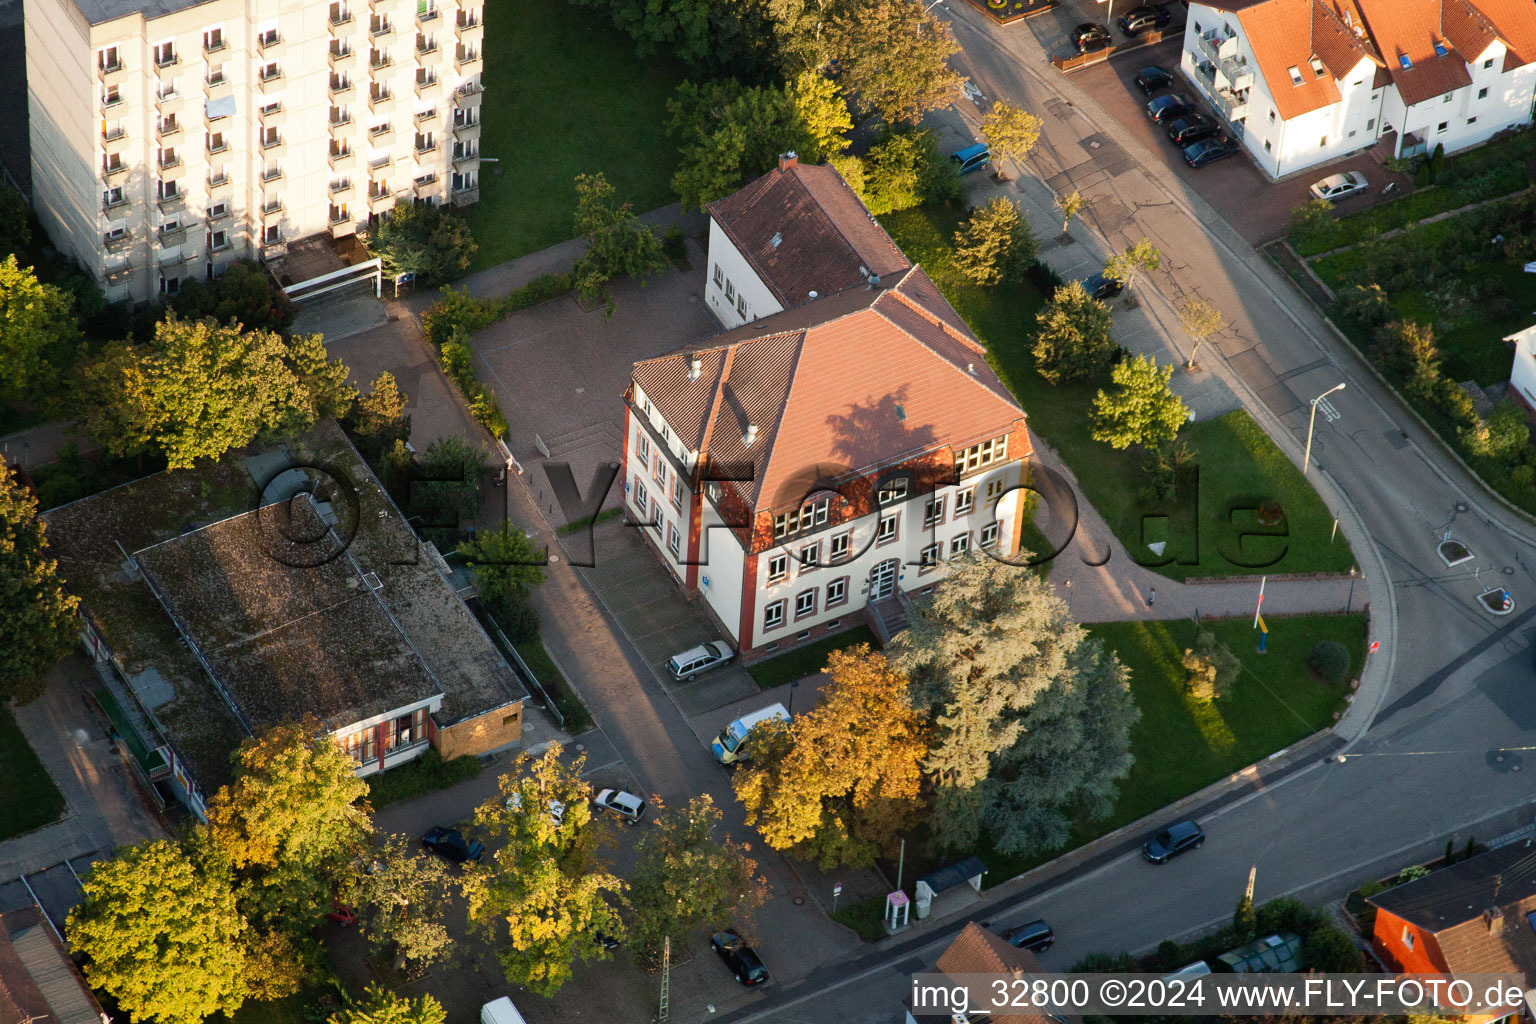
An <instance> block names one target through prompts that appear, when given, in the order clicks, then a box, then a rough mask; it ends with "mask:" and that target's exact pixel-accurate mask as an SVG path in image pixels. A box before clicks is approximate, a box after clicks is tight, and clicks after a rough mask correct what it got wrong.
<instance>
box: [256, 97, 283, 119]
mask: <svg viewBox="0 0 1536 1024" xmlns="http://www.w3.org/2000/svg"><path fill="white" fill-rule="evenodd" d="M282 109H283V101H282V100H279V99H272V100H267V102H265V103H263V104H262V105H261V107H260V109H259V110H258V111H257V112H258V113H260V114H261V115H262V116H263V117H265V116H267V115H268V114H276V113H278V112H279V111H281V110H282Z"/></svg>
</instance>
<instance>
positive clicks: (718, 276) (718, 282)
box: [715, 263, 725, 288]
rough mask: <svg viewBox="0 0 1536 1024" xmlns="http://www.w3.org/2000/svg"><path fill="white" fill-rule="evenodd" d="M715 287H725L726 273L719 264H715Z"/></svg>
mask: <svg viewBox="0 0 1536 1024" xmlns="http://www.w3.org/2000/svg"><path fill="white" fill-rule="evenodd" d="M715 287H716V288H723V287H725V271H724V270H722V269H721V268H720V264H718V263H716V264H715Z"/></svg>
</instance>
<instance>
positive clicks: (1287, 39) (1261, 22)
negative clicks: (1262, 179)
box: [1180, 0, 1536, 178]
mask: <svg viewBox="0 0 1536 1024" xmlns="http://www.w3.org/2000/svg"><path fill="white" fill-rule="evenodd" d="M1180 67H1181V69H1182V71H1183V73H1184V76H1185V77H1186V78H1187V79H1188V80H1189V81H1190V82H1191V83H1192V84H1193V85H1194V86H1195V88H1196V89H1197V90H1198V91H1199V92H1200V93H1201V94H1202V95H1203V96H1204V98H1205V99H1207V100H1208V101H1209V102H1210V103H1211V105H1212V106H1214V107H1215V108H1216V110H1217V112H1218V113H1220V114H1221V115H1222V116H1223V117H1224V118H1225V119H1226V120H1227V122H1228V124H1229V126H1230V127H1231V129H1232V131H1233V134H1234V135H1235V136H1236V137H1238V138H1241V139H1242V141H1243V143H1244V145H1245V146H1246V147H1247V149H1248V151H1249V153H1250V154H1252V156H1253V158H1254V160H1255V161H1256V162H1257V163H1258V164H1259V166H1260V167H1262V168H1263V169H1264V170H1265V172H1267V173H1268V174H1269V175H1270V176H1271V177H1275V178H1280V177H1284V176H1286V175H1288V174H1291V173H1294V172H1297V171H1302V170H1305V169H1307V168H1309V167H1313V166H1316V165H1318V164H1324V163H1328V162H1330V161H1333V160H1336V159H1338V158H1340V157H1342V156H1345V155H1347V154H1349V153H1351V152H1354V151H1356V150H1359V149H1363V148H1365V147H1367V146H1371V145H1374V144H1376V143H1377V142H1378V141H1382V140H1388V141H1390V144H1391V146H1392V155H1393V156H1412V155H1414V154H1415V153H1419V152H1424V151H1427V150H1432V149H1433V148H1434V147H1435V146H1437V145H1443V146H1444V147H1445V150H1446V152H1448V153H1450V152H1455V151H1457V150H1461V149H1466V148H1468V147H1470V146H1475V145H1477V144H1478V143H1481V142H1485V141H1487V140H1488V139H1489V138H1490V137H1492V136H1493V135H1495V134H1497V133H1498V132H1500V131H1503V130H1504V129H1506V128H1510V127H1514V126H1517V125H1525V124H1529V123H1530V121H1531V112H1532V100H1533V93H1536V8H1533V7H1532V5H1531V4H1530V3H1529V2H1528V0H1204V2H1197V3H1191V4H1190V5H1189V20H1188V21H1187V23H1186V25H1185V29H1184V47H1183V52H1182V57H1181V59H1180Z"/></svg>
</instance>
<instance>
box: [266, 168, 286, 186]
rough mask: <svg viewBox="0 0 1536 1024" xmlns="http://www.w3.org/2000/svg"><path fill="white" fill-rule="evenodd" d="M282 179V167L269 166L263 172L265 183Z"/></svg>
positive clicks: (268, 183)
mask: <svg viewBox="0 0 1536 1024" xmlns="http://www.w3.org/2000/svg"><path fill="white" fill-rule="evenodd" d="M282 180H283V169H282V168H281V167H268V168H267V169H266V170H264V171H262V172H261V183H262V184H263V185H270V184H272V183H273V182H274V181H282Z"/></svg>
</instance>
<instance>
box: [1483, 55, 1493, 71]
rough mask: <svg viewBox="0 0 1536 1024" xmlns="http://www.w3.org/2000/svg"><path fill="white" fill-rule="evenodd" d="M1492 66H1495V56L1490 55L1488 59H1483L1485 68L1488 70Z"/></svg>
mask: <svg viewBox="0 0 1536 1024" xmlns="http://www.w3.org/2000/svg"><path fill="white" fill-rule="evenodd" d="M1491 67H1493V58H1492V57H1489V58H1488V59H1487V60H1485V61H1483V70H1484V71H1487V70H1488V69H1489V68H1491Z"/></svg>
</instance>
